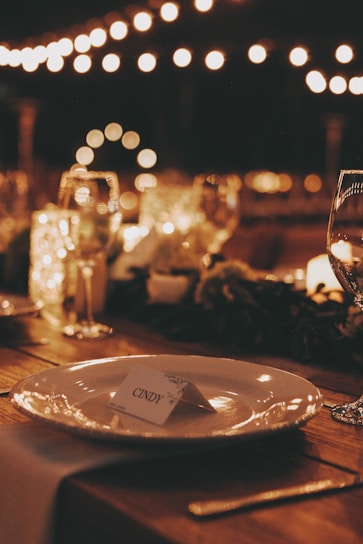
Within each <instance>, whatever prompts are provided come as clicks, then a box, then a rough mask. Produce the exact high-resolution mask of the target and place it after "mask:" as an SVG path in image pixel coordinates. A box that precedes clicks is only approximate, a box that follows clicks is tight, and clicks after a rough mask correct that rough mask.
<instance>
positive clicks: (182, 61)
mask: <svg viewBox="0 0 363 544" xmlns="http://www.w3.org/2000/svg"><path fill="white" fill-rule="evenodd" d="M191 61H192V54H191V52H190V50H189V49H186V48H185V47H180V48H179V49H177V50H176V51H174V54H173V62H174V64H175V66H178V68H185V67H186V66H189V64H190V63H191Z"/></svg>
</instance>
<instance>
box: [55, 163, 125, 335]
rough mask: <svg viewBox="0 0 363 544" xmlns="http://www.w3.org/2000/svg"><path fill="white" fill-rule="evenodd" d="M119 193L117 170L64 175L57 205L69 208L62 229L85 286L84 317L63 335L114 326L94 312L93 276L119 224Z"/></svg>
mask: <svg viewBox="0 0 363 544" xmlns="http://www.w3.org/2000/svg"><path fill="white" fill-rule="evenodd" d="M119 200H120V192H119V183H118V178H117V175H116V174H115V173H114V172H94V171H86V170H73V171H69V172H65V173H64V174H63V175H62V178H61V182H60V187H59V193H58V206H59V208H60V209H64V210H68V211H70V212H71V213H67V215H65V217H64V218H62V219H60V225H59V226H60V231H61V233H62V236H63V239H64V242H65V246H66V248H67V250H68V251H70V252H73V254H74V256H75V259H76V261H77V265H78V267H79V269H80V271H81V275H82V278H83V282H84V288H85V312H84V313H85V317H84V319H82V320H79V321H78V322H77V323H76V324H70V325H67V326H66V327H65V329H64V334H66V335H67V336H71V337H74V338H77V339H91V338H100V337H106V336H108V335H110V334H112V333H113V330H112V327H110V326H108V325H105V324H103V323H97V322H96V321H95V320H94V318H93V313H92V277H93V273H94V267H95V263H96V260H97V257H99V255H100V254H101V253H107V251H108V250H109V249H110V248H111V247H112V244H113V242H114V241H115V238H116V236H117V233H118V230H119V227H120V223H121V212H120V204H119Z"/></svg>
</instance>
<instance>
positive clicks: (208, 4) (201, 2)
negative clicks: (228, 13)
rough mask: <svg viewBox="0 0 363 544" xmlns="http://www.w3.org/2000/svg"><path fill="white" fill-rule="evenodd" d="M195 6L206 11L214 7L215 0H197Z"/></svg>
mask: <svg viewBox="0 0 363 544" xmlns="http://www.w3.org/2000/svg"><path fill="white" fill-rule="evenodd" d="M194 7H195V9H196V10H198V11H201V12H203V13H205V12H206V11H209V10H210V9H212V7H213V0H195V1H194Z"/></svg>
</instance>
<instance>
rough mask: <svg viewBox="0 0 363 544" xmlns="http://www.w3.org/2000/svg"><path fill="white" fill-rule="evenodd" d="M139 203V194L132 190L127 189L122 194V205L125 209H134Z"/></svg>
mask: <svg viewBox="0 0 363 544" xmlns="http://www.w3.org/2000/svg"><path fill="white" fill-rule="evenodd" d="M137 204H138V199H137V196H136V195H135V193H133V192H132V191H125V192H124V193H122V195H121V196H120V205H121V207H122V208H123V209H124V210H134V209H135V208H136V206H137Z"/></svg>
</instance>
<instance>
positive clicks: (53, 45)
mask: <svg viewBox="0 0 363 544" xmlns="http://www.w3.org/2000/svg"><path fill="white" fill-rule="evenodd" d="M46 49H47V57H53V56H56V57H58V56H59V55H61V52H60V50H61V47H60V45H59V42H50V43H48V45H47V47H46Z"/></svg>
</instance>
